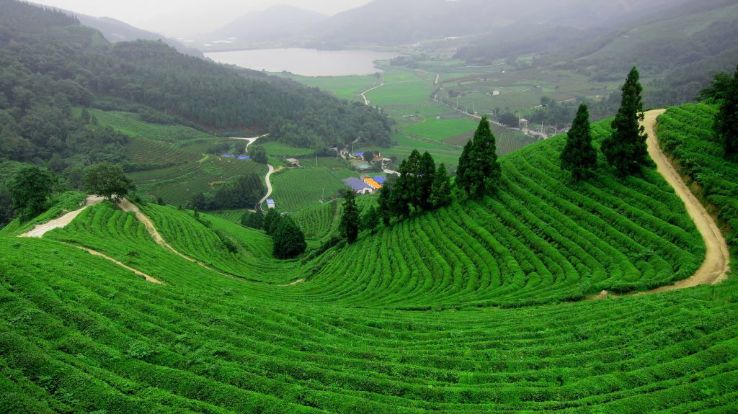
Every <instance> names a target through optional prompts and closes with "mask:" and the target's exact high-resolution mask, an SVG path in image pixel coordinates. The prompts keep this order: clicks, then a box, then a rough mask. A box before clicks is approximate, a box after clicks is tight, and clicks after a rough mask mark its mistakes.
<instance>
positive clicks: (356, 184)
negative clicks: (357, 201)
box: [343, 177, 374, 195]
mask: <svg viewBox="0 0 738 414" xmlns="http://www.w3.org/2000/svg"><path fill="white" fill-rule="evenodd" d="M343 183H344V184H346V185H347V186H348V187H349V188H351V190H353V192H355V193H356V194H361V195H364V194H371V193H373V192H374V188H372V187H371V186H370V185H369V184H367V183H365V182H364V181H361V180H360V179H358V178H353V177H352V178H347V179H345V180H343Z"/></svg>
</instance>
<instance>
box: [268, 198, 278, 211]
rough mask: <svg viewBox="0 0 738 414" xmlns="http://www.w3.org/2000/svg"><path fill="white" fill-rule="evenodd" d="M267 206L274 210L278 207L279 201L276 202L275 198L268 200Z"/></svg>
mask: <svg viewBox="0 0 738 414" xmlns="http://www.w3.org/2000/svg"><path fill="white" fill-rule="evenodd" d="M267 208H268V209H270V210H274V209H275V208H277V203H275V202H274V199H273V198H270V199H268V200H267Z"/></svg>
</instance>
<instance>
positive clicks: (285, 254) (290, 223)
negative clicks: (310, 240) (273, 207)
mask: <svg viewBox="0 0 738 414" xmlns="http://www.w3.org/2000/svg"><path fill="white" fill-rule="evenodd" d="M272 239H273V240H274V257H276V258H277V259H293V258H295V257H297V256H299V255H301V254H303V253H305V250H306V249H307V243H306V242H305V234H304V233H303V232H302V230H301V229H300V227H299V226H298V225H297V224H296V223H295V222H294V220H292V218H291V217H289V216H285V217H282V218H281V219H280V220H279V225H278V226H277V228H276V230H275V231H274V234H273V235H272Z"/></svg>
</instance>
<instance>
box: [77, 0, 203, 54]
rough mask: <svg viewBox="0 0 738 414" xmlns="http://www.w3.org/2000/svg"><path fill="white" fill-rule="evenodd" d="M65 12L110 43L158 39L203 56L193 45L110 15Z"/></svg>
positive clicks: (186, 52) (185, 51) (176, 47)
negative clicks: (190, 45)
mask: <svg viewBox="0 0 738 414" xmlns="http://www.w3.org/2000/svg"><path fill="white" fill-rule="evenodd" d="M65 12H66V13H68V14H70V15H72V16H74V17H76V18H77V19H78V20H79V22H80V23H81V24H82V25H84V26H87V27H91V28H93V29H96V30H98V31H99V32H100V33H102V34H103V36H104V37H105V39H107V40H108V41H109V42H111V43H118V42H133V41H136V40H154V41H159V40H160V41H162V42H164V43H166V44H167V45H169V46H171V47H173V48H175V49H177V51H178V52H180V53H184V54H186V55H190V56H195V57H203V54H202V52H200V51H199V50H197V49H195V48H193V47H189V46H186V45H185V44H183V43H182V42H179V41H177V40H174V39H170V38H168V37H166V36H163V35H160V34H158V33H154V32H149V31H147V30H143V29H139V28H137V27H134V26H132V25H130V24H128V23H125V22H122V21H120V20H116V19H113V18H110V17H94V16H87V15H84V14H79V13H75V12H71V11H66V10H65Z"/></svg>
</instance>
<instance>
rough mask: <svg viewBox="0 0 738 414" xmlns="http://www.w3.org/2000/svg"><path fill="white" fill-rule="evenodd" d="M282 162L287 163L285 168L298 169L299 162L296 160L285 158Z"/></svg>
mask: <svg viewBox="0 0 738 414" xmlns="http://www.w3.org/2000/svg"><path fill="white" fill-rule="evenodd" d="M284 162H285V163H287V166H288V167H290V168H300V160H298V159H297V158H287V159H286V160H284Z"/></svg>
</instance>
